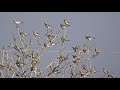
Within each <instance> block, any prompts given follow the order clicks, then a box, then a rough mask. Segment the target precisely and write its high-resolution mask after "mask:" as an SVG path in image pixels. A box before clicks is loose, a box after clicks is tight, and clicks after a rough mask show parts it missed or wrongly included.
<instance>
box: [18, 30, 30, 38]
mask: <svg viewBox="0 0 120 90" xmlns="http://www.w3.org/2000/svg"><path fill="white" fill-rule="evenodd" d="M19 33H20V36H22V37H24V36H27V35H28V34H27V33H24V32H21V31H19Z"/></svg>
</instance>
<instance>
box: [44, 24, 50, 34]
mask: <svg viewBox="0 0 120 90" xmlns="http://www.w3.org/2000/svg"><path fill="white" fill-rule="evenodd" d="M44 25H45V27H46V28H47V33H48V31H49V30H50V29H51V28H52V26H51V25H49V24H47V23H44ZM50 31H51V33H52V30H50Z"/></svg>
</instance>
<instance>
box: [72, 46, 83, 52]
mask: <svg viewBox="0 0 120 90" xmlns="http://www.w3.org/2000/svg"><path fill="white" fill-rule="evenodd" d="M72 49H73V50H74V52H78V51H80V50H81V48H80V46H73V47H72Z"/></svg>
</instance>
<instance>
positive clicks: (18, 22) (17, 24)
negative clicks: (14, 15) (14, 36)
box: [13, 19, 24, 28]
mask: <svg viewBox="0 0 120 90" xmlns="http://www.w3.org/2000/svg"><path fill="white" fill-rule="evenodd" d="M13 22H14V23H15V24H16V28H18V27H19V25H20V24H21V23H24V22H20V21H17V20H16V19H13Z"/></svg>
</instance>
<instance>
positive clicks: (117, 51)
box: [0, 12, 120, 76]
mask: <svg viewBox="0 0 120 90" xmlns="http://www.w3.org/2000/svg"><path fill="white" fill-rule="evenodd" d="M13 18H17V19H18V20H20V21H23V22H24V25H23V26H21V30H22V31H25V32H31V31H32V30H33V29H35V30H37V31H39V32H40V33H42V31H43V29H44V25H43V23H44V22H47V23H49V24H51V25H52V26H53V27H54V28H55V29H56V30H57V29H59V28H60V26H59V24H60V23H63V20H64V19H67V20H69V21H70V22H71V27H70V28H69V30H68V31H67V33H68V37H69V38H70V40H71V42H68V43H67V44H66V45H67V46H68V47H71V46H72V45H77V44H78V45H83V44H84V43H85V42H86V40H85V35H86V34H90V35H92V36H94V37H95V38H96V40H95V41H94V42H95V44H96V46H97V47H98V48H99V49H100V51H101V53H100V55H99V56H98V57H96V58H95V59H94V61H93V65H95V66H96V67H97V69H98V70H102V68H103V67H106V68H107V69H108V70H110V72H111V73H113V74H114V75H117V76H118V74H119V75H120V40H119V39H120V13H119V12H0V47H1V48H2V46H3V45H9V43H10V41H12V37H11V36H12V32H15V31H16V28H15V25H14V23H13ZM50 55H51V53H49V54H48V55H47V56H48V57H50Z"/></svg>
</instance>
